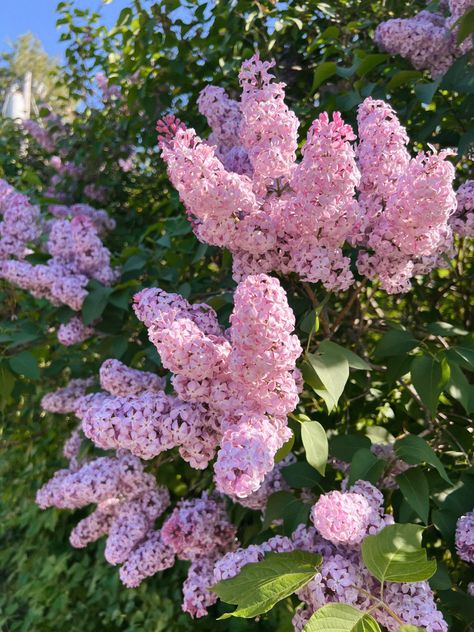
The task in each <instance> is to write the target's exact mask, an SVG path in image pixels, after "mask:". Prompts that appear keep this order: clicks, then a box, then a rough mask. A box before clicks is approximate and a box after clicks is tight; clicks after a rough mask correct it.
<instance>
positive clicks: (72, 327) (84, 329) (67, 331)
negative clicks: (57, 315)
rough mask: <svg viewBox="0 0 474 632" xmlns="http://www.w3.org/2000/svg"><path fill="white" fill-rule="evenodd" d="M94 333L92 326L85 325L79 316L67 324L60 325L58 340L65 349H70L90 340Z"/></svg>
mask: <svg viewBox="0 0 474 632" xmlns="http://www.w3.org/2000/svg"><path fill="white" fill-rule="evenodd" d="M94 333H95V329H94V327H93V326H92V325H84V323H83V322H82V320H81V319H80V318H79V317H78V316H73V317H72V318H71V319H70V320H69V321H68V322H67V323H63V324H61V325H59V328H58V340H59V342H60V343H61V344H62V345H64V346H65V347H70V346H72V345H75V344H79V343H80V342H84V341H85V340H88V339H89V338H90V337H91V336H93V335H94Z"/></svg>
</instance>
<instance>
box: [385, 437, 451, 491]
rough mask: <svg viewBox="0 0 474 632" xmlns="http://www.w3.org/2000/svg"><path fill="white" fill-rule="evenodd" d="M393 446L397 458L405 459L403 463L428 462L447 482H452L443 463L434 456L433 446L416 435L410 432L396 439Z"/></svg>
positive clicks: (416, 463)
mask: <svg viewBox="0 0 474 632" xmlns="http://www.w3.org/2000/svg"><path fill="white" fill-rule="evenodd" d="M394 448H395V453H396V455H397V456H398V458H399V459H401V460H402V461H405V463H408V464H409V465H419V464H420V463H428V464H429V465H432V466H433V467H434V468H435V469H436V470H437V471H438V473H439V475H440V476H441V477H442V478H443V479H444V480H445V481H446V482H447V483H449V484H450V485H451V484H452V483H451V480H450V479H449V477H448V475H447V473H446V470H445V469H444V465H443V464H442V463H441V461H440V460H439V458H438V457H437V456H436V454H435V452H434V450H433V448H432V447H431V446H430V445H428V444H427V443H426V441H425V440H424V439H422V438H421V437H419V436H418V435H413V434H410V435H408V436H407V437H403V439H398V441H395V445H394Z"/></svg>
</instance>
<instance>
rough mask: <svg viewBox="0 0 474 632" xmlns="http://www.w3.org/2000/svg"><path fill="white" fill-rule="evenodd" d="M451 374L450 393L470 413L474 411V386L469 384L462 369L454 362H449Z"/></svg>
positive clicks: (448, 387)
mask: <svg viewBox="0 0 474 632" xmlns="http://www.w3.org/2000/svg"><path fill="white" fill-rule="evenodd" d="M449 366H450V369H451V376H450V379H449V383H448V386H447V388H446V389H445V390H446V392H447V393H448V395H450V396H451V397H452V398H453V399H455V400H457V401H458V402H459V403H460V404H461V405H462V407H463V408H464V410H465V411H466V413H467V414H468V415H470V414H471V413H472V412H474V386H473V385H472V384H469V382H468V380H467V377H466V376H465V375H464V373H463V371H462V369H461V368H460V367H459V366H458V365H457V364H454V363H450V364H449Z"/></svg>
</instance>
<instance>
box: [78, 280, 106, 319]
mask: <svg viewBox="0 0 474 632" xmlns="http://www.w3.org/2000/svg"><path fill="white" fill-rule="evenodd" d="M111 293H112V289H111V288H110V287H105V286H99V287H96V288H95V289H93V290H92V291H91V292H89V294H88V295H87V296H86V299H85V301H84V304H83V305H82V320H83V321H84V324H85V325H90V324H91V323H93V322H94V321H95V320H97V319H98V318H100V316H102V312H103V311H104V309H105V307H106V305H107V302H108V300H109V296H110V294H111Z"/></svg>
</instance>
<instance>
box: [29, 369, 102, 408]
mask: <svg viewBox="0 0 474 632" xmlns="http://www.w3.org/2000/svg"><path fill="white" fill-rule="evenodd" d="M93 384H94V378H93V377H89V378H76V379H74V380H71V381H70V382H69V383H68V384H67V386H63V387H61V388H58V389H56V390H55V391H52V392H51V393H46V395H44V397H43V399H42V400H41V408H43V410H46V411H47V412H50V413H61V414H67V413H74V412H75V411H76V407H77V404H78V401H79V399H80V398H81V397H83V396H84V395H85V394H86V391H87V389H88V388H89V387H91V386H93Z"/></svg>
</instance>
